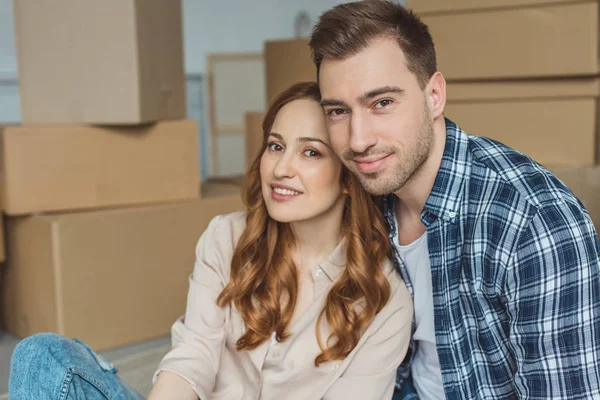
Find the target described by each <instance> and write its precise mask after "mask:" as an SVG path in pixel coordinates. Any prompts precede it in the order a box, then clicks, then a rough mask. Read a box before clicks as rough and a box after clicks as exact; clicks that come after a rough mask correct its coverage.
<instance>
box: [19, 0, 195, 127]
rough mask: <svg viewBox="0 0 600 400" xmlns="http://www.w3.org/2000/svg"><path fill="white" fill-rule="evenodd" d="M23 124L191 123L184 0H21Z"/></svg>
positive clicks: (20, 43) (20, 61)
mask: <svg viewBox="0 0 600 400" xmlns="http://www.w3.org/2000/svg"><path fill="white" fill-rule="evenodd" d="M14 17H15V32H16V47H17V61H18V66H19V87H20V93H21V114H22V121H23V122H24V123H48V122H55V123H101V124H138V123H141V122H150V121H157V120H162V119H180V118H185V115H186V114H185V113H186V106H185V76H184V67H183V44H182V42H183V41H182V27H181V1H180V0H172V1H164V0H144V1H135V0H102V1H92V2H88V1H80V0H53V1H39V0H18V1H14Z"/></svg>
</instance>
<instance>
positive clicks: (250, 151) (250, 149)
mask: <svg viewBox="0 0 600 400" xmlns="http://www.w3.org/2000/svg"><path fill="white" fill-rule="evenodd" d="M264 118H265V113H264V112H247V113H246V115H245V122H246V123H245V125H246V128H245V130H246V170H248V168H250V166H251V165H252V163H253V162H254V159H255V158H256V157H257V155H258V153H259V152H260V151H261V150H262V144H263V141H264V133H263V128H262V124H263V119H264Z"/></svg>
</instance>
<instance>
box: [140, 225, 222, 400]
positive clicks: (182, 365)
mask: <svg viewBox="0 0 600 400" xmlns="http://www.w3.org/2000/svg"><path fill="white" fill-rule="evenodd" d="M231 229H232V228H231V220H230V218H227V217H221V216H218V217H215V218H214V219H213V220H212V221H211V222H210V224H209V226H208V228H207V229H206V231H205V232H204V233H203V234H202V237H201V238H200V240H199V241H198V245H197V246H196V262H195V265H194V272H193V274H192V276H191V277H190V287H189V291H188V298H187V306H186V313H185V319H183V320H178V321H176V322H175V324H174V325H173V328H172V329H171V336H172V342H173V347H172V349H171V350H170V351H169V353H167V355H166V356H165V357H164V358H163V360H162V361H161V362H160V364H159V366H158V368H157V372H156V373H155V377H154V384H155V387H154V388H153V390H152V393H151V398H153V399H160V400H163V399H180V398H183V399H187V398H188V397H184V396H190V397H189V398H191V399H194V400H195V399H196V398H208V395H209V394H210V392H211V391H212V388H213V387H214V384H215V378H216V376H217V371H218V369H219V364H220V359H221V350H222V347H223V344H224V341H225V335H226V333H225V332H226V326H225V325H226V311H225V310H224V309H223V308H221V307H219V306H217V304H216V300H217V297H218V296H219V294H220V293H221V291H222V290H223V287H224V285H225V282H226V281H227V279H228V276H229V269H230V265H229V264H228V263H229V260H230V259H231V254H232V252H233V243H231V240H232V235H231ZM176 393H177V394H178V393H182V396H179V395H176ZM192 394H193V396H192Z"/></svg>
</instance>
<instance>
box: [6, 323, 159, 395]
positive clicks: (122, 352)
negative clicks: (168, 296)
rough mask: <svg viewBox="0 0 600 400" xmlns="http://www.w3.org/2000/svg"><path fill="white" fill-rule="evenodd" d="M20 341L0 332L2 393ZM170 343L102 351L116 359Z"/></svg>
mask: <svg viewBox="0 0 600 400" xmlns="http://www.w3.org/2000/svg"><path fill="white" fill-rule="evenodd" d="M18 342H19V339H18V338H17V337H15V336H13V335H11V334H9V333H6V332H0V394H4V393H6V392H8V376H9V373H10V356H11V354H12V352H13V350H14V348H15V346H16V345H17V343H18ZM168 343H170V338H169V337H168V336H166V337H161V338H158V339H153V340H149V341H146V342H140V343H136V344H132V345H129V346H125V347H122V348H118V349H114V350H109V351H104V352H100V355H102V356H103V357H104V358H106V359H107V360H109V361H114V360H116V359H118V358H123V357H126V356H129V355H132V354H135V353H138V352H141V351H145V350H148V349H151V348H153V347H159V346H163V345H165V344H168Z"/></svg>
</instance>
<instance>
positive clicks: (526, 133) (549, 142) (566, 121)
mask: <svg viewBox="0 0 600 400" xmlns="http://www.w3.org/2000/svg"><path fill="white" fill-rule="evenodd" d="M599 93H600V91H599V82H598V80H594V79H588V80H564V81H533V82H527V81H520V82H484V83H480V84H479V83H468V84H467V83H460V84H459V83H456V84H452V83H451V84H448V86H447V96H448V102H447V104H446V109H445V112H444V115H445V116H446V117H448V118H450V119H451V120H453V121H454V122H456V123H457V124H458V125H459V126H460V127H461V128H462V129H464V130H465V131H466V132H467V133H469V134H473V135H482V136H487V137H490V138H492V139H495V140H497V141H499V142H502V143H504V144H506V145H507V146H510V147H513V148H515V149H516V150H519V151H521V152H523V153H525V154H527V155H528V156H530V157H532V158H533V159H534V160H536V161H538V162H540V163H542V164H553V165H572V166H586V165H587V166H591V165H594V164H596V163H597V162H598V161H599V160H598V156H599V155H600V139H599V134H598V95H599Z"/></svg>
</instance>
